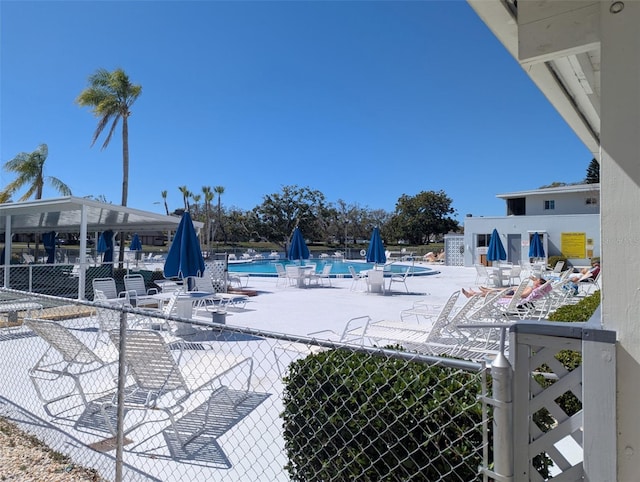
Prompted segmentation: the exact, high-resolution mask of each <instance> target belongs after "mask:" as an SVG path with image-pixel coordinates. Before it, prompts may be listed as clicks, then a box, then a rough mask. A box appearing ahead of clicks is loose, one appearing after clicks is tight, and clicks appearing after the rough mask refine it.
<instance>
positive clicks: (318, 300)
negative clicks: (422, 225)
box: [226, 263, 476, 336]
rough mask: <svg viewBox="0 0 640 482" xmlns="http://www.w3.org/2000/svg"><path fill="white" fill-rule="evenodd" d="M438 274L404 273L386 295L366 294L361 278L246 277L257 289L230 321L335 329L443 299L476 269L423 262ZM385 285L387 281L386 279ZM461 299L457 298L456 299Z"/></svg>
mask: <svg viewBox="0 0 640 482" xmlns="http://www.w3.org/2000/svg"><path fill="white" fill-rule="evenodd" d="M423 265H424V266H427V267H429V268H432V269H434V270H436V271H439V272H440V273H439V274H434V275H429V276H415V277H409V278H407V282H406V285H407V288H408V290H409V293H407V292H406V291H405V287H404V285H403V284H402V283H393V287H392V288H393V291H391V292H390V293H388V294H386V295H381V294H376V293H368V292H367V291H366V290H367V286H366V283H365V281H364V280H363V281H360V282H359V284H358V286H357V288H356V289H355V290H352V289H351V285H352V282H353V281H352V279H351V278H333V279H331V287H329V286H328V284H327V282H326V280H325V284H324V285H320V286H319V287H316V286H312V287H309V288H298V287H295V286H289V285H288V284H287V283H283V282H282V280H280V283H279V284H278V279H277V278H261V277H250V278H249V281H248V286H247V288H248V289H252V290H255V291H257V292H258V296H254V297H250V298H249V302H248V303H247V305H246V308H245V309H244V310H239V311H231V310H230V311H229V313H228V314H227V319H226V322H227V324H229V325H238V326H246V327H250V328H255V329H260V330H266V331H270V332H276V333H287V334H293V335H301V336H304V335H307V334H308V333H311V332H315V331H319V330H334V331H340V330H341V329H342V328H343V327H344V325H345V323H346V322H347V320H349V319H350V318H354V317H357V316H363V315H369V316H371V318H372V319H374V320H377V319H391V320H393V319H399V318H400V311H402V310H403V309H407V308H411V306H412V304H413V303H414V302H416V301H419V300H428V301H429V302H430V303H434V304H443V303H444V302H445V301H446V300H447V298H448V297H449V296H450V295H451V293H453V292H454V291H456V290H460V289H461V288H469V287H470V286H474V282H475V279H476V270H475V268H472V267H471V268H468V267H459V266H443V265H437V264H426V263H425V264H423ZM386 283H387V286H388V284H389V282H388V280H387V281H386ZM460 303H462V301H460Z"/></svg>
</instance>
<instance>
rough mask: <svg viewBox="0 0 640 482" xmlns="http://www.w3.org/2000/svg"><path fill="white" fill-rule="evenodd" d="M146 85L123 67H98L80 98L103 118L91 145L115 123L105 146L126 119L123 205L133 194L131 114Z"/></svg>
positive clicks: (78, 99)
mask: <svg viewBox="0 0 640 482" xmlns="http://www.w3.org/2000/svg"><path fill="white" fill-rule="evenodd" d="M141 93H142V86H141V85H136V84H132V83H131V82H130V81H129V77H128V76H127V74H126V73H125V72H124V70H122V69H116V70H114V71H113V72H109V71H107V70H106V69H98V70H97V71H96V72H95V73H94V74H93V75H91V76H90V77H89V87H87V88H86V89H85V90H83V91H82V92H81V93H80V95H79V96H78V98H77V99H76V102H77V103H78V105H80V106H81V107H90V108H91V109H92V111H93V114H94V115H95V116H96V117H97V118H98V119H99V120H98V126H97V127H96V131H95V132H94V134H93V139H92V141H91V145H92V146H93V145H94V144H95V142H96V140H98V137H100V134H102V131H104V128H105V127H106V126H107V124H109V123H111V127H110V128H109V131H108V133H107V136H106V137H105V140H104V143H103V144H102V149H105V148H106V147H107V146H108V145H109V142H110V141H111V137H112V136H113V133H114V131H115V129H116V127H117V125H118V121H119V120H120V119H122V205H123V206H126V205H127V198H128V196H129V116H130V115H131V106H132V105H133V104H134V102H135V101H136V100H137V99H138V97H140V94H141ZM124 241H125V240H124V231H121V232H120V255H119V262H120V266H122V262H123V261H124Z"/></svg>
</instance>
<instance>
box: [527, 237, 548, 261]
mask: <svg viewBox="0 0 640 482" xmlns="http://www.w3.org/2000/svg"><path fill="white" fill-rule="evenodd" d="M529 257H530V258H544V257H545V254H544V246H542V240H541V239H540V235H539V234H538V233H537V232H535V233H533V236H532V237H531V243H529Z"/></svg>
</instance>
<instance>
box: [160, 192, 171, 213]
mask: <svg viewBox="0 0 640 482" xmlns="http://www.w3.org/2000/svg"><path fill="white" fill-rule="evenodd" d="M167 194H168V193H167V191H161V192H160V195H161V196H162V201H163V202H164V210H165V211H166V213H167V216H168V215H169V205H168V204H167Z"/></svg>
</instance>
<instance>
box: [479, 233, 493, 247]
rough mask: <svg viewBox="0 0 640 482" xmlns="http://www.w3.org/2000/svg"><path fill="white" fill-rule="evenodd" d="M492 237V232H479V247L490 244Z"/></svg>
mask: <svg viewBox="0 0 640 482" xmlns="http://www.w3.org/2000/svg"><path fill="white" fill-rule="evenodd" d="M490 239H491V233H489V234H478V245H477V246H478V247H479V248H486V247H488V246H489V240H490Z"/></svg>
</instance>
